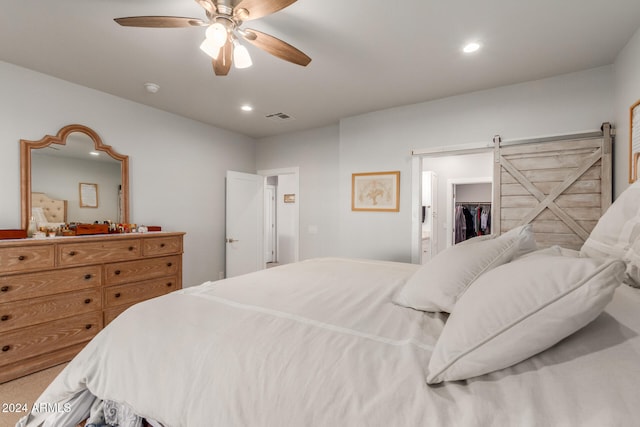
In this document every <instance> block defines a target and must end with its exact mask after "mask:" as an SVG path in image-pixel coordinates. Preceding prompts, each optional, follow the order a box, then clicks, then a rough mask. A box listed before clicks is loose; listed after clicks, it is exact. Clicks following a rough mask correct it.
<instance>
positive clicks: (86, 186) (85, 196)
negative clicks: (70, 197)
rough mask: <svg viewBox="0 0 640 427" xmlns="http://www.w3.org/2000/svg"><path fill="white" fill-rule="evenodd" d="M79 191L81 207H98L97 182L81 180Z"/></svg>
mask: <svg viewBox="0 0 640 427" xmlns="http://www.w3.org/2000/svg"><path fill="white" fill-rule="evenodd" d="M79 192H80V207H81V208H97V207H98V184H90V183H86V182H81V183H80V185H79Z"/></svg>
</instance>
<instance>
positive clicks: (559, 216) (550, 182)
mask: <svg viewBox="0 0 640 427" xmlns="http://www.w3.org/2000/svg"><path fill="white" fill-rule="evenodd" d="M610 130H611V128H610V125H609V124H608V123H605V124H603V126H602V133H601V134H595V135H594V134H589V135H586V136H582V137H575V138H573V139H564V140H548V139H545V140H544V141H539V142H530V143H522V144H512V145H504V146H501V145H500V141H499V138H497V141H494V142H496V145H495V168H494V187H493V188H494V203H495V205H494V210H493V211H494V219H493V229H494V232H495V233H498V234H501V233H504V232H506V231H509V230H510V229H512V228H514V227H517V226H519V225H524V224H529V223H532V224H533V231H534V233H535V238H536V242H537V243H538V245H539V247H548V246H552V245H560V246H562V247H565V248H570V249H580V247H581V246H582V244H583V243H584V241H585V240H586V239H587V237H589V234H590V233H591V230H593V227H595V225H596V223H597V221H598V219H599V218H600V216H601V215H602V214H603V213H604V211H605V210H606V209H607V208H608V207H609V206H610V205H611V132H610Z"/></svg>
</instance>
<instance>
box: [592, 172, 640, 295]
mask: <svg viewBox="0 0 640 427" xmlns="http://www.w3.org/2000/svg"><path fill="white" fill-rule="evenodd" d="M639 239H640V181H637V182H635V183H634V184H633V185H631V186H630V187H629V188H627V189H626V190H625V191H624V192H622V194H621V195H620V196H619V197H618V198H617V199H616V200H615V202H614V203H613V204H612V205H611V206H609V209H607V211H606V212H605V213H604V215H602V217H601V218H600V220H599V221H598V223H597V224H596V226H595V227H594V229H593V230H592V231H591V234H590V235H589V238H588V239H587V240H586V242H584V245H582V248H580V255H582V256H587V257H592V258H595V257H603V258H604V257H612V258H616V259H622V260H625V261H626V262H627V264H629V265H628V269H629V275H628V276H627V280H625V281H626V282H627V283H629V284H631V285H634V286H640V278H638V275H637V274H636V275H634V274H633V271H634V270H635V271H636V272H637V271H638V269H639V268H640V263H639V260H638V259H637V258H636V257H634V256H633V253H634V251H632V250H631V248H632V246H633V245H634V242H636V241H638V240H639ZM636 246H637V245H636ZM638 249H640V247H638ZM639 253H640V252H639Z"/></svg>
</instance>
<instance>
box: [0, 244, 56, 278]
mask: <svg viewBox="0 0 640 427" xmlns="http://www.w3.org/2000/svg"><path fill="white" fill-rule="evenodd" d="M0 266H2V273H11V272H14V271H27V270H42V269H45V268H52V267H53V266H54V249H53V245H43V246H15V247H7V248H0Z"/></svg>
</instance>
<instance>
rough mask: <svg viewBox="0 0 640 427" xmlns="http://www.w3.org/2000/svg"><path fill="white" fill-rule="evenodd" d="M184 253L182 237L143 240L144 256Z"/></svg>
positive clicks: (146, 238)
mask: <svg viewBox="0 0 640 427" xmlns="http://www.w3.org/2000/svg"><path fill="white" fill-rule="evenodd" d="M180 253H182V236H171V237H145V238H144V239H143V240H142V254H143V255H144V256H159V255H170V254H180Z"/></svg>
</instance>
